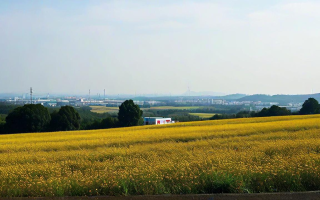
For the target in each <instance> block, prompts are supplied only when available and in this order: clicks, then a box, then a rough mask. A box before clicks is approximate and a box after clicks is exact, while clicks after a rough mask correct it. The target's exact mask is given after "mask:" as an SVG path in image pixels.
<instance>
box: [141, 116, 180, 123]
mask: <svg viewBox="0 0 320 200" xmlns="http://www.w3.org/2000/svg"><path fill="white" fill-rule="evenodd" d="M171 123H174V121H172V120H171V118H163V117H144V118H143V124H144V125H160V124H171Z"/></svg>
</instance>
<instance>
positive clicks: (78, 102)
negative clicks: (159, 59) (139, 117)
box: [0, 89, 320, 112]
mask: <svg viewBox="0 0 320 200" xmlns="http://www.w3.org/2000/svg"><path fill="white" fill-rule="evenodd" d="M308 97H313V98H315V99H320V95H319V94H310V95H274V96H270V95H245V94H232V95H225V96H188V95H185V96H154V97H146V96H127V97H126V96H120V95H118V96H108V95H107V96H106V95H105V94H104V95H100V94H97V95H90V94H89V95H84V96H80V95H79V96H68V95H59V96H58V95H55V96H50V95H49V94H47V95H37V94H34V93H32V89H31V93H29V94H24V95H20V96H19V95H14V94H12V95H8V94H7V95H2V96H0V102H2V103H7V104H13V105H25V104H41V105H43V106H46V107H61V106H65V105H69V106H74V107H82V106H106V107H118V106H120V105H121V103H123V102H124V101H125V100H126V99H132V100H133V101H134V103H135V104H137V105H139V106H140V107H143V108H148V107H155V106H177V107H179V106H208V107H214V106H219V107H230V106H236V107H237V108H238V109H239V110H244V111H260V110H262V109H263V108H270V107H271V106H273V105H277V106H279V107H284V108H286V109H288V110H290V111H291V112H297V111H299V110H300V109H301V107H302V104H303V102H304V100H305V99H307V98H308Z"/></svg>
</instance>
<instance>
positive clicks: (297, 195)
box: [0, 191, 320, 200]
mask: <svg viewBox="0 0 320 200" xmlns="http://www.w3.org/2000/svg"><path fill="white" fill-rule="evenodd" d="M0 199H1V200H7V199H8V200H9V199H10V200H25V199H29V200H30V199H35V200H42V199H43V200H47V199H52V200H318V199H320V191H310V192H284V193H253V194H198V195H140V196H139V195H137V196H76V197H14V198H6V197H5V198H0Z"/></svg>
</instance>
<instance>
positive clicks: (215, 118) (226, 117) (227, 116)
mask: <svg viewBox="0 0 320 200" xmlns="http://www.w3.org/2000/svg"><path fill="white" fill-rule="evenodd" d="M235 117H236V115H234V114H232V115H227V114H215V115H213V116H212V117H210V118H209V119H210V120H217V119H231V118H235Z"/></svg>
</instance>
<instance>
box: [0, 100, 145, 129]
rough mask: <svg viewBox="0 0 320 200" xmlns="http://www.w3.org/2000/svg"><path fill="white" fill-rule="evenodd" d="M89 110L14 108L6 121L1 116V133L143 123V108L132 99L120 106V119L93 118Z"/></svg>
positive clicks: (37, 107)
mask: <svg viewBox="0 0 320 200" xmlns="http://www.w3.org/2000/svg"><path fill="white" fill-rule="evenodd" d="M78 111H79V112H80V113H85V115H83V116H84V118H86V119H85V120H83V119H81V117H80V114H79V112H78ZM88 112H90V113H91V111H90V110H83V109H79V110H77V109H75V108H74V107H71V106H62V107H61V108H60V109H59V110H54V111H53V112H51V113H50V112H49V109H48V108H46V107H44V106H42V105H41V104H26V105H24V106H22V107H16V108H14V109H13V110H12V111H11V112H9V114H8V115H7V116H6V118H5V120H1V118H0V133H2V134H4V133H29V132H47V131H69V130H80V129H86V130H88V129H102V128H115V127H127V126H136V125H138V124H139V123H140V124H142V122H141V119H142V118H141V116H142V114H143V111H142V110H140V108H139V106H138V105H136V104H134V102H133V101H132V100H126V101H125V102H123V103H122V104H121V105H120V106H119V113H118V116H117V118H115V117H111V116H109V115H108V116H107V117H105V118H103V119H99V120H97V119H93V120H92V116H90V114H89V113H88ZM82 122H83V125H82V126H81V123H82Z"/></svg>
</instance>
